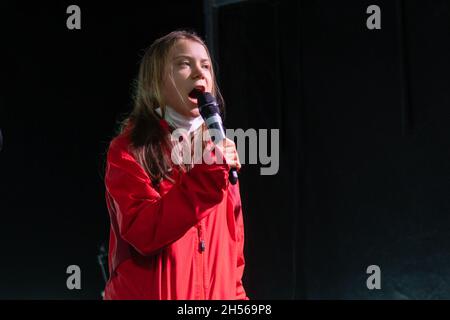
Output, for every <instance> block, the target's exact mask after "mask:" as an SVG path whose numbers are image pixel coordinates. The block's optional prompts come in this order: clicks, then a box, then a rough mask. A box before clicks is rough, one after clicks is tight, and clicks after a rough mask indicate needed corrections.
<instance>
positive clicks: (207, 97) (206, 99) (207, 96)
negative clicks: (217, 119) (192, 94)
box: [197, 92, 216, 107]
mask: <svg viewBox="0 0 450 320" xmlns="http://www.w3.org/2000/svg"><path fill="white" fill-rule="evenodd" d="M214 102H216V99H215V98H214V96H213V95H212V94H211V93H209V92H201V93H200V94H198V95H197V104H198V106H199V107H201V106H204V105H205V104H209V103H214Z"/></svg>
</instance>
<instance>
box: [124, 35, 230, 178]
mask: <svg viewBox="0 0 450 320" xmlns="http://www.w3.org/2000/svg"><path fill="white" fill-rule="evenodd" d="M183 39H187V40H192V41H196V42H198V43H200V44H201V45H203V47H204V48H205V50H206V52H207V54H208V57H209V58H210V60H211V56H210V53H209V50H208V48H207V46H206V44H205V43H204V42H203V40H202V39H201V38H200V37H199V36H198V35H196V34H195V33H194V32H189V31H185V30H179V31H173V32H171V33H169V34H167V35H165V36H163V37H161V38H159V39H157V40H156V41H154V42H153V44H152V45H151V46H150V47H149V48H148V49H147V50H146V51H145V53H144V55H143V57H142V59H141V62H140V66H139V73H138V76H137V79H136V80H135V83H134V96H133V103H134V106H133V110H132V111H131V113H130V115H129V116H128V117H127V118H126V119H125V120H124V121H122V123H121V126H120V133H122V132H123V131H124V130H125V128H126V127H128V126H129V125H130V130H131V132H130V139H131V147H132V151H133V154H134V156H135V158H136V160H137V161H138V163H140V164H141V166H142V167H143V168H144V170H145V171H146V172H147V174H148V175H149V177H150V178H151V180H152V182H153V184H154V185H155V186H157V185H158V184H159V183H160V182H161V180H162V179H164V178H166V179H169V180H172V179H171V177H170V174H169V172H170V171H171V170H172V167H173V163H172V161H171V157H170V154H171V149H172V147H173V145H172V142H171V139H170V134H168V132H167V131H166V130H164V129H163V128H162V127H161V125H160V119H161V117H160V116H159V114H158V113H156V111H155V110H156V109H157V108H161V111H162V118H164V114H165V106H164V105H163V103H162V101H163V99H162V96H161V86H162V82H163V79H164V70H165V67H166V63H167V57H168V54H169V51H170V49H171V48H172V47H173V46H174V45H175V44H176V42H177V41H178V40H183ZM211 75H212V80H213V88H212V94H213V95H214V96H215V97H216V99H217V102H218V104H219V105H220V107H221V113H222V115H223V114H224V110H225V105H224V100H223V97H222V95H221V93H220V90H219V87H218V86H217V82H216V78H215V75H214V68H213V66H212V64H211ZM202 130H205V126H203V127H202ZM179 166H180V168H181V169H182V170H183V171H186V170H188V167H186V166H185V165H183V164H181V165H179Z"/></svg>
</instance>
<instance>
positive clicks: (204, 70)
mask: <svg viewBox="0 0 450 320" xmlns="http://www.w3.org/2000/svg"><path fill="white" fill-rule="evenodd" d="M212 85H213V79H212V76H211V61H210V60H209V57H208V53H207V52H206V50H205V48H204V47H203V45H201V44H200V43H198V42H196V41H192V40H187V39H183V40H178V41H177V42H176V43H175V45H174V46H173V47H172V48H171V49H170V51H169V55H168V59H167V62H166V67H165V72H164V79H163V84H162V88H161V91H162V97H163V102H164V104H165V105H168V106H170V107H172V108H173V109H174V110H175V111H177V112H178V113H180V114H182V115H184V116H188V117H198V116H199V115H200V112H199V110H198V107H197V99H196V98H194V97H190V96H189V95H190V93H192V90H193V89H194V88H196V87H197V88H200V89H201V90H202V91H205V92H211V90H212Z"/></svg>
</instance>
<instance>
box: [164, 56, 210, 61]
mask: <svg viewBox="0 0 450 320" xmlns="http://www.w3.org/2000/svg"><path fill="white" fill-rule="evenodd" d="M180 58H186V59H194V58H193V57H192V56H186V55H179V56H176V57H175V58H173V60H177V59H180ZM200 61H201V62H209V59H206V58H205V59H201V60H200Z"/></svg>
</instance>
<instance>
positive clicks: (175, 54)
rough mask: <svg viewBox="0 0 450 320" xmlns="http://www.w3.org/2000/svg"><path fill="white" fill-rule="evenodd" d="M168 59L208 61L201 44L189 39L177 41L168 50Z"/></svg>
mask: <svg viewBox="0 0 450 320" xmlns="http://www.w3.org/2000/svg"><path fill="white" fill-rule="evenodd" d="M170 57H171V58H172V59H177V58H179V57H188V58H194V59H198V60H209V56H208V53H207V52H206V49H205V47H204V46H203V45H202V44H201V43H198V42H197V41H193V40H189V39H182V40H178V41H177V42H176V43H175V45H174V46H173V47H172V49H171V50H170Z"/></svg>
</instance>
